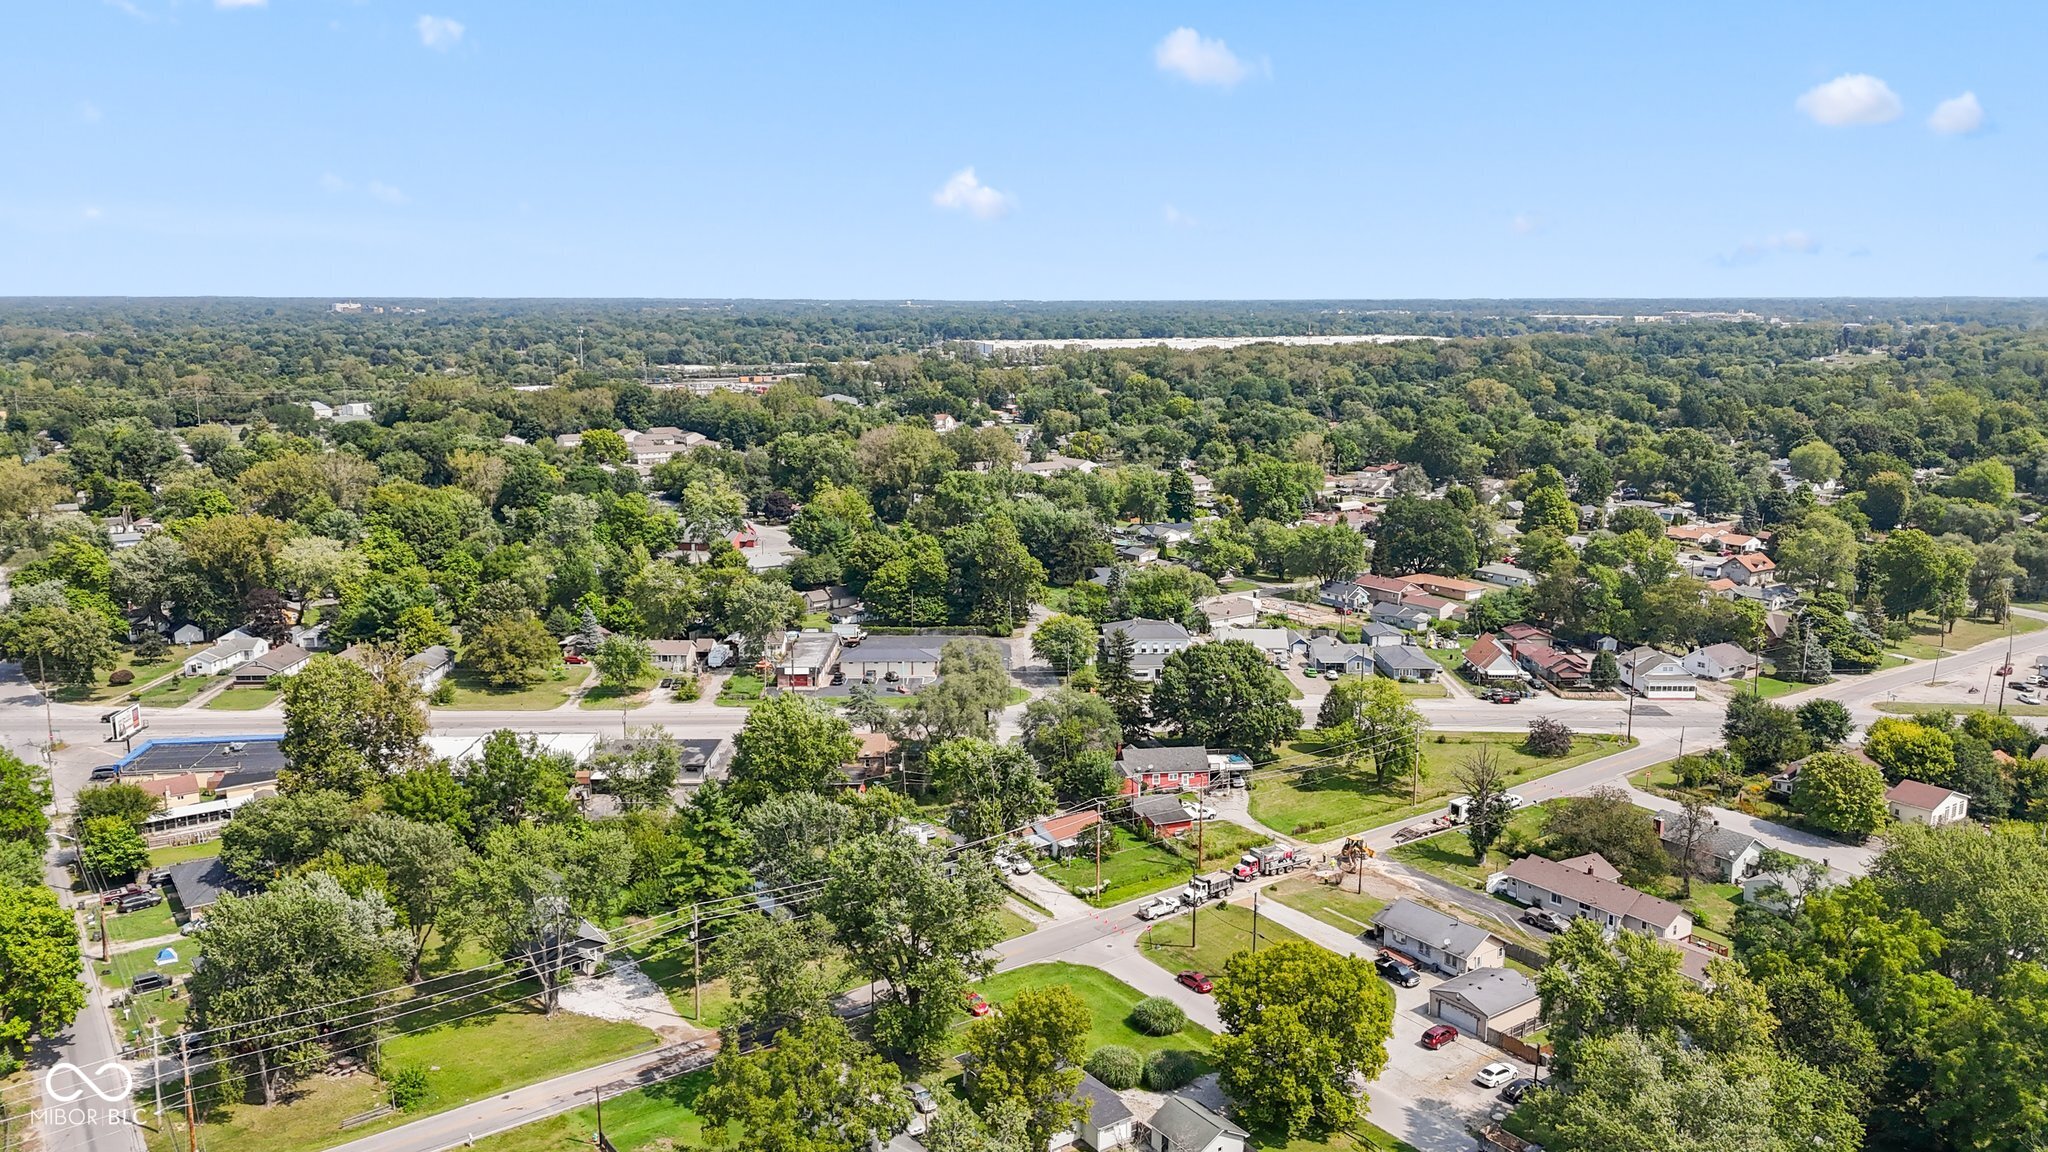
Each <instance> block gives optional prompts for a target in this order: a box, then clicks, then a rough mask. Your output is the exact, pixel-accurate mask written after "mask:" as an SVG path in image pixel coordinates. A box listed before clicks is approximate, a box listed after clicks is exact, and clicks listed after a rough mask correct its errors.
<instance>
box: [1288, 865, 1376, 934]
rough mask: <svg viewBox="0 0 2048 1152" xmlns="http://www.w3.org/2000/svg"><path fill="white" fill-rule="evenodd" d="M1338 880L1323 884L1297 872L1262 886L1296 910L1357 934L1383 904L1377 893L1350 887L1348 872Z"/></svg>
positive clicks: (1364, 928)
mask: <svg viewBox="0 0 2048 1152" xmlns="http://www.w3.org/2000/svg"><path fill="white" fill-rule="evenodd" d="M1339 879H1340V883H1337V884H1325V883H1323V882H1322V881H1321V880H1318V879H1316V878H1315V877H1313V876H1310V875H1307V874H1305V873H1303V874H1297V875H1294V876H1290V877H1288V878H1287V879H1285V880H1282V881H1281V882H1280V883H1278V884H1275V885H1273V886H1271V887H1269V888H1267V889H1266V896H1267V897H1268V898H1270V899H1273V900H1278V901H1279V902H1280V903H1282V904H1285V905H1287V906H1288V907H1289V908H1292V909H1294V910H1295V911H1297V912H1306V913H1308V914H1309V915H1311V916H1313V917H1315V918H1316V919H1318V920H1321V921H1322V922H1323V923H1325V924H1328V925H1329V926H1330V927H1332V928H1336V929H1338V930H1340V931H1344V932H1349V933H1351V934H1352V935H1354V936H1355V935H1357V934H1358V933H1360V932H1363V931H1365V930H1366V928H1367V927H1368V926H1370V925H1371V924H1372V918H1373V916H1374V915H1376V914H1377V913H1378V912H1379V910H1380V909H1382V908H1384V907H1386V906H1387V902H1386V901H1385V900H1382V899H1380V898H1379V897H1377V896H1366V895H1363V894H1361V893H1358V892H1354V891H1352V890H1351V887H1348V885H1352V884H1353V880H1352V878H1351V877H1350V876H1340V877H1339Z"/></svg>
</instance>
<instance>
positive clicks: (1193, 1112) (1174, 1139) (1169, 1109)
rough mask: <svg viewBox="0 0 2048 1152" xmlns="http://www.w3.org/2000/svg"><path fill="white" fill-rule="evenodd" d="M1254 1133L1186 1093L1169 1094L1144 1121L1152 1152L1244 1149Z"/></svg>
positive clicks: (1147, 1141)
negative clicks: (1149, 1117) (1150, 1117)
mask: <svg viewBox="0 0 2048 1152" xmlns="http://www.w3.org/2000/svg"><path fill="white" fill-rule="evenodd" d="M1251 1138H1252V1135H1251V1133H1249V1132H1247V1131H1245V1130H1244V1129H1242V1128H1239V1127H1238V1126H1237V1125H1235V1124H1232V1123H1231V1122H1230V1121H1228V1120H1226V1119H1224V1118H1223V1116H1222V1115H1221V1114H1219V1113H1218V1112H1216V1111H1215V1110H1214V1109H1211V1108H1206V1107H1204V1106H1202V1105H1200V1104H1197V1103H1195V1102H1194V1101H1193V1100H1190V1099H1188V1098H1187V1097H1185V1096H1168V1097H1167V1098H1166V1103H1164V1104H1162V1105H1160V1106H1159V1111H1158V1112H1156V1113H1154V1114H1153V1116H1152V1119H1151V1120H1149V1121H1147V1122H1146V1124H1145V1143H1144V1147H1145V1148H1146V1149H1148V1150H1149V1152H1245V1150H1246V1149H1247V1148H1249V1147H1251V1143H1250V1141H1251Z"/></svg>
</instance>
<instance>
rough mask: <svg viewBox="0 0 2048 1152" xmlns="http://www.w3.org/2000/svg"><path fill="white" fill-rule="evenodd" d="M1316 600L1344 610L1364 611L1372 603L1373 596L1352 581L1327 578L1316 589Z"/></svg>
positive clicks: (1327, 605)
mask: <svg viewBox="0 0 2048 1152" xmlns="http://www.w3.org/2000/svg"><path fill="white" fill-rule="evenodd" d="M1316 601H1317V603H1320V604H1323V605H1325V606H1326V607H1330V608H1336V609H1338V610H1340V611H1344V612H1363V611H1365V610H1366V608H1367V607H1368V606H1369V605H1371V604H1372V597H1371V595H1369V594H1368V593H1367V592H1366V590H1365V589H1363V588H1361V587H1359V586H1358V585H1357V584H1355V583H1353V582H1352V581H1349V580H1325V581H1324V582H1323V585H1322V587H1320V588H1317V589H1316Z"/></svg>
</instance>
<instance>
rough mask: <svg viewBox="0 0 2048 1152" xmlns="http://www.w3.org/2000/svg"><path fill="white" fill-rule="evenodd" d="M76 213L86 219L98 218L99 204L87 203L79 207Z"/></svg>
mask: <svg viewBox="0 0 2048 1152" xmlns="http://www.w3.org/2000/svg"><path fill="white" fill-rule="evenodd" d="M78 214H79V215H80V216H83V217H85V218H86V219H87V220H97V219H99V218H100V209H99V205H97V204H88V205H86V206H85V207H84V208H82V209H80V210H79V213H78Z"/></svg>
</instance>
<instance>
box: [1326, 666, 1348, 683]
mask: <svg viewBox="0 0 2048 1152" xmlns="http://www.w3.org/2000/svg"><path fill="white" fill-rule="evenodd" d="M1343 678H1344V670H1343V669H1341V668H1332V669H1330V670H1329V671H1328V672H1325V673H1323V679H1325V680H1342V679H1343Z"/></svg>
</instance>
